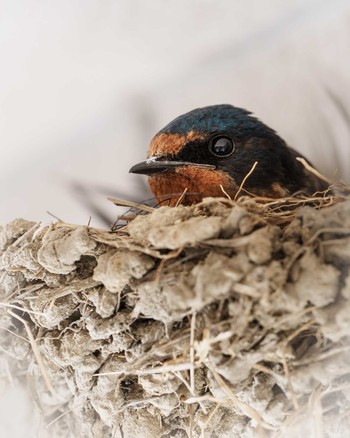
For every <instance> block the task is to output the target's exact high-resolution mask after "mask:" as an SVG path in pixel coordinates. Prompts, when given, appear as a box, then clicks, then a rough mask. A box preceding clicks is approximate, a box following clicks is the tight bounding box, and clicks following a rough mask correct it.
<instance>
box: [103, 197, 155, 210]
mask: <svg viewBox="0 0 350 438" xmlns="http://www.w3.org/2000/svg"><path fill="white" fill-rule="evenodd" d="M107 199H108V201H111V202H113V204H114V205H117V206H121V207H132V208H137V209H139V210H144V211H148V212H149V213H152V211H154V208H153V207H150V206H149V205H145V204H138V203H137V202H132V201H125V200H123V199H119V198H111V197H108V198H107Z"/></svg>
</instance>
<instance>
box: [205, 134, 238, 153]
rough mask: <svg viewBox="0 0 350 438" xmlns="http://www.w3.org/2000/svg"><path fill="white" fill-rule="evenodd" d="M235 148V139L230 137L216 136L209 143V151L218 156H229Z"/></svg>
mask: <svg viewBox="0 0 350 438" xmlns="http://www.w3.org/2000/svg"><path fill="white" fill-rule="evenodd" d="M234 150H235V146H234V144H233V141H232V140H231V139H230V138H228V137H214V138H213V139H211V141H210V143H209V151H210V152H211V153H212V154H213V155H215V156H216V157H228V156H229V155H231V154H232V153H233V151H234Z"/></svg>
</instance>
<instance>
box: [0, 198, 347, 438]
mask: <svg viewBox="0 0 350 438" xmlns="http://www.w3.org/2000/svg"><path fill="white" fill-rule="evenodd" d="M316 204H317V202H316ZM284 208H285V206H283V203H281V204H278V203H277V202H276V203H272V204H270V205H267V204H265V205H263V204H259V203H258V202H256V201H255V200H253V199H249V198H241V199H239V201H237V202H233V201H230V200H228V199H218V198H215V199H213V198H207V199H205V200H204V201H203V202H201V203H200V204H197V205H194V206H190V207H183V206H178V207H176V208H169V207H161V208H158V209H155V210H154V211H152V212H151V213H148V214H141V215H138V216H137V217H136V218H135V219H134V220H132V221H131V222H130V223H129V224H128V225H127V226H125V227H123V228H121V229H120V230H118V231H117V232H114V233H112V232H109V231H104V230H98V229H93V228H89V227H86V226H76V225H69V224H65V223H55V224H52V225H49V226H42V225H40V224H35V223H32V222H28V221H24V220H16V221H14V222H12V223H10V224H9V225H7V226H5V227H3V228H2V229H1V230H0V252H1V271H0V275H1V277H0V296H1V308H0V328H1V331H2V334H1V348H2V350H3V351H4V352H6V355H4V356H3V358H2V364H3V365H2V366H4V363H5V362H6V364H7V366H9V367H10V369H11V373H12V375H13V378H18V380H21V381H23V380H27V384H29V385H30V390H31V393H32V394H33V398H34V399H35V400H36V403H37V404H38V406H39V409H40V411H41V412H42V413H43V415H44V417H45V421H46V424H47V426H46V427H47V429H46V430H47V433H48V434H50V435H51V436H55V437H60V436H62V437H63V436H64V437H68V436H74V437H79V436H81V437H109V436H110V437H112V436H113V437H124V438H127V437H130V438H131V437H142V438H144V437H168V436H174V437H218V438H219V437H244V438H247V437H253V436H263V437H264V436H266V437H279V436H291V437H295V436H298V434H301V435H300V436H310V437H312V436H314V437H322V436H324V437H338V436H339V437H344V436H346V434H347V433H348V431H349V430H350V330H349V327H350V274H349V266H350V201H345V202H340V203H335V204H332V203H331V205H328V206H325V207H324V208H320V209H319V208H316V207H315V206H313V207H311V206H304V207H298V202H296V203H294V202H291V203H290V205H289V206H288V208H287V209H284ZM43 434H44V432H43Z"/></svg>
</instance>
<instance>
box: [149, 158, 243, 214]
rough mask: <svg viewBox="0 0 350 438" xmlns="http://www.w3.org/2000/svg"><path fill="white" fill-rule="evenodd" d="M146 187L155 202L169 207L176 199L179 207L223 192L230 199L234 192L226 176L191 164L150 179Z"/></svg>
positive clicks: (220, 194)
mask: <svg viewBox="0 0 350 438" xmlns="http://www.w3.org/2000/svg"><path fill="white" fill-rule="evenodd" d="M149 185H150V187H151V190H152V192H153V194H154V195H155V197H156V198H157V200H158V202H160V203H164V205H170V206H172V207H174V206H175V205H177V203H178V202H179V200H180V199H181V204H183V205H190V204H194V203H196V202H200V201H201V200H202V199H203V198H205V197H207V196H213V197H219V196H225V192H226V193H227V194H228V195H229V196H230V197H232V198H233V197H234V196H235V194H236V192H237V190H238V187H237V185H236V183H235V182H234V180H233V178H231V177H230V175H229V174H228V173H226V172H222V171H220V170H208V169H205V168H203V167H199V166H195V165H193V166H191V165H188V166H182V167H178V168H176V169H175V170H174V171H171V172H166V173H160V174H158V175H153V176H150V177H149ZM221 187H222V188H221Z"/></svg>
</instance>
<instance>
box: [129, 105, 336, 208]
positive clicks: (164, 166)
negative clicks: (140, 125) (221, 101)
mask: <svg viewBox="0 0 350 438" xmlns="http://www.w3.org/2000/svg"><path fill="white" fill-rule="evenodd" d="M298 157H300V158H302V160H301V161H303V160H304V163H305V162H306V163H307V160H306V159H305V158H304V157H303V156H302V155H301V154H299V153H298V152H296V151H295V150H294V149H292V148H290V147H289V146H288V145H287V144H286V142H285V141H284V140H283V139H282V138H281V137H279V136H278V135H277V133H276V132H275V131H274V130H273V129H271V128H269V127H268V126H266V125H265V124H264V123H262V122H261V121H260V120H258V119H257V118H255V117H254V116H252V115H251V113H250V112H249V111H247V110H245V109H242V108H237V107H234V106H232V105H212V106H207V107H204V108H197V109H195V110H193V111H190V112H188V113H186V114H183V115H181V116H179V117H177V118H176V119H174V120H173V121H172V122H170V123H169V124H168V125H166V126H165V127H164V128H163V129H162V130H161V131H159V132H158V134H156V135H155V137H154V138H153V139H152V141H151V144H150V147H149V150H148V159H147V160H146V161H143V162H141V163H138V164H136V165H135V166H133V167H132V168H131V169H130V172H131V173H138V174H144V175H148V176H149V184H150V188H151V190H152V192H153V194H154V195H155V197H156V198H157V199H158V201H159V202H163V201H164V200H168V204H169V205H172V206H174V205H176V204H177V203H178V202H179V200H180V199H181V203H182V204H185V205H188V204H193V203H195V202H199V201H201V200H202V199H203V198H204V197H206V196H214V197H217V196H224V194H226V195H228V196H230V197H231V198H232V199H233V198H235V197H237V195H238V196H241V195H247V194H251V195H255V196H263V197H267V198H281V197H286V196H290V195H293V194H295V193H301V194H303V195H308V196H309V195H312V194H313V193H315V192H322V191H325V190H327V188H328V186H329V184H327V183H326V182H325V181H324V180H323V179H321V178H320V177H318V176H317V174H315V172H311V171H310V170H309V168H307V167H308V166H305V165H303V164H302V162H301V161H300V160H298ZM310 166H311V165H310ZM242 183H244V184H242ZM242 185H243V187H242Z"/></svg>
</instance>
